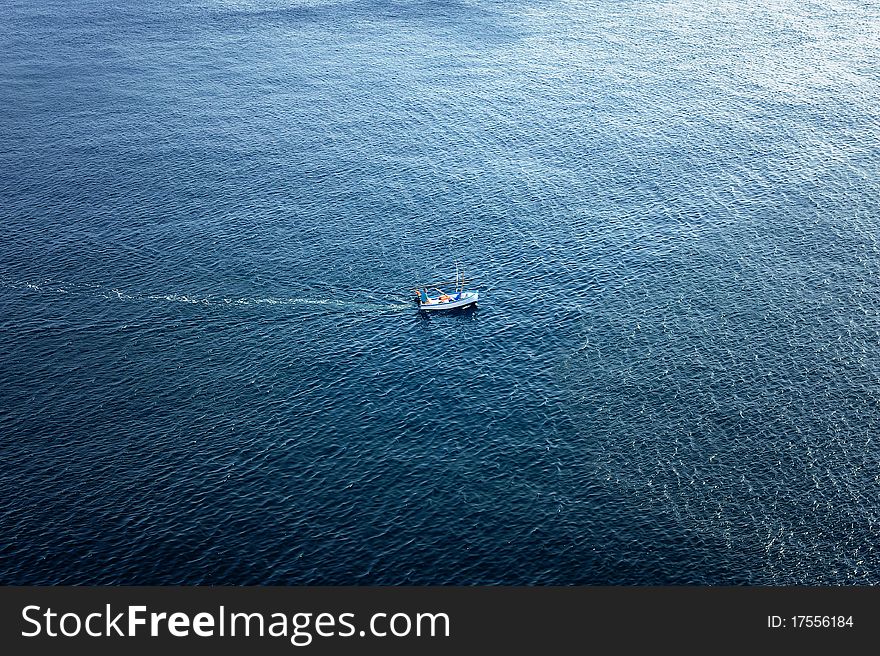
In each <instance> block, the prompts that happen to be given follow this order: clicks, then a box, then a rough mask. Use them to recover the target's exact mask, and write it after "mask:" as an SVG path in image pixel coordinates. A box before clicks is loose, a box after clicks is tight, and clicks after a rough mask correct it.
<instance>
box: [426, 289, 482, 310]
mask: <svg viewBox="0 0 880 656" xmlns="http://www.w3.org/2000/svg"><path fill="white" fill-rule="evenodd" d="M479 298H480V293H479V292H462V294H461V296H460V297H459V298H457V299H453V300H449V301H434V302H431V301H429V302H427V303H422V302H419V309H420V310H424V311H426V312H436V311H438V310H456V309H458V308H463V307H467V306H468V305H473V304H474V303H476V302H477V300H479Z"/></svg>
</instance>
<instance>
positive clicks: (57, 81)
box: [0, 0, 880, 586]
mask: <svg viewBox="0 0 880 656" xmlns="http://www.w3.org/2000/svg"><path fill="white" fill-rule="evenodd" d="M0 15H2V20H0V583H2V584H5V585H236V586H240V585H334V586H338V585H370V586H383V585H429V586H441V585H455V586H484V585H491V586H494V585H516V586H550V585H554V586H557V585H563V586H584V585H593V586H601V585H616V586H621V585H623V586H656V585H662V586H695V585H699V586H707V585H710V586H722V585H737V586H790V585H806V586H826V585H832V586H844V585H845V586H851V585H877V584H880V241H878V237H880V66H878V61H880V3H878V1H877V0H823V1H821V2H818V1H809V0H807V1H801V0H797V1H796V0H761V1H760V2H758V1H757V0H617V1H611V0H583V1H576V2H575V1H563V0H552V1H551V0H504V1H492V0H459V1H456V0H448V1H447V0H442V1H441V0H338V1H318V0H285V1H282V0H182V1H177V0H41V1H40V2H34V1H32V0H4V1H3V2H2V7H0ZM456 267H458V269H459V270H460V271H461V272H462V273H463V274H464V276H466V278H467V279H468V281H469V282H468V287H467V288H468V289H476V290H479V292H480V299H479V303H478V304H477V306H476V307H472V308H470V309H466V310H463V311H458V312H449V313H420V312H419V310H418V306H417V305H416V303H415V302H414V293H413V289H414V288H415V287H417V286H419V285H424V284H428V283H432V282H435V281H438V280H441V281H442V280H450V279H451V278H452V277H453V276H454V275H455V271H456Z"/></svg>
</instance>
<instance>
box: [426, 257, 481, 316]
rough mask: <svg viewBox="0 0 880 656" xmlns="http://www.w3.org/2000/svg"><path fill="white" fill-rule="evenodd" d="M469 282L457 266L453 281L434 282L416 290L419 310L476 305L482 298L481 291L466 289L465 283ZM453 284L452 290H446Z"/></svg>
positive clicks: (451, 308)
mask: <svg viewBox="0 0 880 656" xmlns="http://www.w3.org/2000/svg"><path fill="white" fill-rule="evenodd" d="M466 282H468V281H467V280H465V279H464V277H463V276H461V275H459V273H458V267H457V266H456V267H455V280H454V281H452V282H434V283H431V284H429V285H422V286H420V287H419V288H418V289H416V290H415V292H416V302H417V303H418V304H419V310H424V311H426V312H434V311H437V310H456V309H458V308H463V307H468V306H470V305H475V304H476V303H477V301H478V300H479V298H480V292H479V291H476V290H475V291H467V292H466V291H465V290H464V285H465V283H466ZM449 285H452V291H444V289H443V288H444V287H446V288H447V289H448V288H449Z"/></svg>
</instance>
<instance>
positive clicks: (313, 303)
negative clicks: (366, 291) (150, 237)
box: [0, 278, 413, 312]
mask: <svg viewBox="0 0 880 656" xmlns="http://www.w3.org/2000/svg"><path fill="white" fill-rule="evenodd" d="M2 287H5V288H7V289H19V290H22V291H24V292H32V293H36V294H41V295H44V296H46V295H58V296H62V295H78V296H90V297H92V298H104V299H107V300H111V301H125V302H133V303H145V302H150V303H181V304H188V305H198V306H205V307H214V308H230V309H232V308H236V307H248V306H256V307H260V306H266V307H270V306H282V307H297V306H300V307H303V308H309V309H310V310H311V311H315V310H317V309H324V310H326V311H336V312H368V311H372V312H382V311H385V312H402V311H404V310H412V309H413V305H412V303H408V302H405V301H403V300H402V299H401V298H400V297H387V298H382V297H369V298H367V299H366V300H345V299H336V298H303V297H296V296H288V297H278V296H262V297H260V296H257V297H242V296H235V295H225V294H207V295H200V294H155V293H153V294H147V293H140V292H134V291H131V290H122V289H119V288H117V287H110V286H107V285H101V284H95V283H79V284H77V283H61V282H58V281H48V280H47V281H39V282H33V281H15V280H9V279H7V278H0V288H2ZM359 298H363V296H360V297H359Z"/></svg>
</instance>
